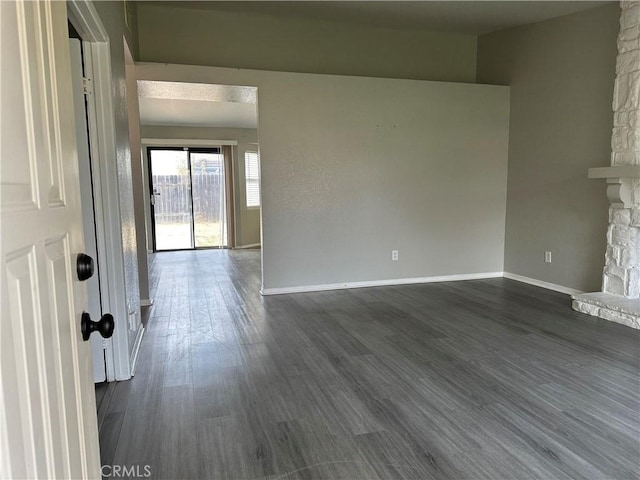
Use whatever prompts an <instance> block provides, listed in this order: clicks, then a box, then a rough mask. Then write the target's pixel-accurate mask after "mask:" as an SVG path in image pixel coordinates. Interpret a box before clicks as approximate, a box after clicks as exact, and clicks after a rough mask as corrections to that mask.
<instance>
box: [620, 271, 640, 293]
mask: <svg viewBox="0 0 640 480" xmlns="http://www.w3.org/2000/svg"><path fill="white" fill-rule="evenodd" d="M624 296H625V297H627V298H639V297H640V268H630V269H628V270H627V277H626V279H625V282H624Z"/></svg>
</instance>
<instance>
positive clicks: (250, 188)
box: [244, 152, 260, 208]
mask: <svg viewBox="0 0 640 480" xmlns="http://www.w3.org/2000/svg"><path fill="white" fill-rule="evenodd" d="M244 176H245V179H246V189H245V192H246V197H247V208H255V207H259V206H260V164H259V157H258V152H244Z"/></svg>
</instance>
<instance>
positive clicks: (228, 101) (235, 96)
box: [138, 80, 258, 128]
mask: <svg viewBox="0 0 640 480" xmlns="http://www.w3.org/2000/svg"><path fill="white" fill-rule="evenodd" d="M138 96H139V104H140V124H142V125H181V126H191V127H232V128H256V127H257V123H258V118H257V112H256V96H257V89H256V88H255V87H236V86H229V85H209V84H203V83H181V82H156V81H146V80H139V81H138Z"/></svg>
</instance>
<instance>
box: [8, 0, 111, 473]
mask: <svg viewBox="0 0 640 480" xmlns="http://www.w3.org/2000/svg"><path fill="white" fill-rule="evenodd" d="M0 32H1V33H0V35H1V36H0V38H1V40H0V41H1V43H0V45H1V51H2V56H1V60H0V84H1V86H0V90H1V96H0V109H1V114H2V117H1V121H0V209H1V210H0V212H1V213H0V228H1V230H0V235H1V237H0V238H1V243H0V275H1V277H0V281H1V284H0V295H1V297H0V305H1V313H2V317H1V318H0V477H2V478H62V477H64V478H98V477H99V476H100V458H99V450H98V434H97V422H96V405H95V395H94V390H93V388H94V387H93V378H92V366H91V351H90V344H89V342H83V341H82V337H81V334H80V315H81V313H82V311H83V309H84V308H86V292H85V287H84V285H83V284H82V283H81V282H79V281H78V280H77V277H76V269H75V261H76V255H77V254H78V253H80V252H82V251H83V234H82V218H81V215H82V214H81V205H80V192H79V183H78V164H77V156H76V142H75V138H74V117H73V99H72V91H71V78H70V66H69V48H68V44H67V12H66V4H65V2H56V1H52V2H30V1H27V2H24V3H22V2H8V1H0Z"/></svg>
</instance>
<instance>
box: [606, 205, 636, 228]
mask: <svg viewBox="0 0 640 480" xmlns="http://www.w3.org/2000/svg"><path fill="white" fill-rule="evenodd" d="M609 223H613V224H615V225H624V226H629V224H630V223H631V209H629V208H616V207H611V208H609Z"/></svg>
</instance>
